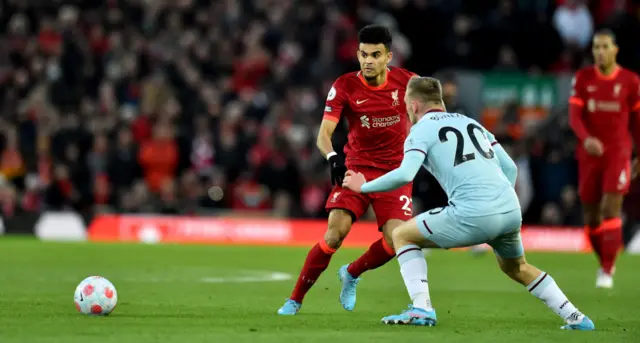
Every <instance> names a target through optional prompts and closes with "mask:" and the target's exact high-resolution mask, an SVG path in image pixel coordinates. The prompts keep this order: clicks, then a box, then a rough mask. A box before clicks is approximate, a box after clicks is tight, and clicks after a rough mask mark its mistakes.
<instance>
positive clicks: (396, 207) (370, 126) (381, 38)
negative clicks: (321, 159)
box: [278, 25, 415, 315]
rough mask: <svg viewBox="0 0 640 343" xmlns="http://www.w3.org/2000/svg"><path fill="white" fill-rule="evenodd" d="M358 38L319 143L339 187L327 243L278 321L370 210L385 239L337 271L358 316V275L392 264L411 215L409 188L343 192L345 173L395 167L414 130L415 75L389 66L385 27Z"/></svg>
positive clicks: (294, 308)
mask: <svg viewBox="0 0 640 343" xmlns="http://www.w3.org/2000/svg"><path fill="white" fill-rule="evenodd" d="M358 39H359V42H360V44H359V47H358V51H357V54H358V61H359V62H360V71H358V72H352V73H348V74H344V75H342V76H340V77H339V78H338V79H337V80H336V81H335V82H334V84H333V86H332V87H331V90H330V91H329V94H328V96H327V101H326V107H325V110H324V117H323V119H322V124H321V126H320V132H319V133H318V141H317V145H318V148H319V149H320V151H321V152H322V153H323V154H324V156H326V158H327V159H328V161H329V164H330V166H331V180H332V183H333V184H334V188H333V191H332V192H331V194H330V195H329V198H328V199H327V204H326V209H327V210H328V211H329V223H328V224H329V225H328V228H327V232H326V233H325V235H324V238H323V239H321V240H320V241H319V242H318V244H316V245H315V246H314V247H313V248H312V249H311V251H310V252H309V254H308V255H307V258H306V260H305V263H304V266H303V267H302V271H301V272H300V276H299V277H298V281H297V283H296V286H295V288H294V290H293V293H292V294H291V298H290V299H287V301H286V302H285V304H284V306H282V308H280V309H279V310H278V313H279V314H281V315H294V314H296V313H297V312H298V311H299V310H300V307H301V305H302V300H303V298H304V296H305V294H306V293H307V291H308V290H309V289H311V287H312V285H313V283H314V282H315V281H316V280H317V278H318V277H319V276H320V274H321V273H322V272H323V271H324V270H325V269H326V268H327V266H328V265H329V261H330V260H331V256H332V255H333V253H335V252H336V250H337V249H338V248H339V247H340V245H341V244H342V241H343V240H344V238H345V237H346V236H347V234H348V233H349V231H350V230H351V225H352V223H353V222H354V221H355V220H357V219H358V218H359V217H360V216H362V215H363V214H364V213H365V212H366V211H367V209H368V208H369V205H371V206H372V207H373V210H374V212H375V214H376V219H377V223H378V227H379V228H380V230H381V231H382V232H383V237H382V238H380V239H379V240H378V241H376V242H374V243H373V244H372V245H371V246H370V247H369V249H368V250H367V251H366V252H365V253H364V255H362V256H361V257H360V258H359V259H357V260H356V261H354V262H353V263H351V264H349V265H345V266H343V267H342V268H340V271H339V273H338V275H339V277H340V280H341V281H342V291H341V293H340V301H341V303H342V306H343V307H344V308H345V309H346V310H349V311H351V310H353V308H354V306H355V300H356V297H355V287H356V285H357V283H358V281H359V276H360V274H362V273H363V272H365V271H367V270H371V269H375V268H378V267H380V266H382V265H384V264H385V263H387V262H388V261H390V260H391V259H393V257H394V256H395V252H394V250H393V248H392V247H393V243H392V241H391V232H392V230H393V229H394V228H395V227H397V226H398V225H400V224H401V223H402V222H404V221H406V220H408V219H411V216H412V201H411V191H412V184H408V185H406V186H405V187H403V188H400V189H398V190H395V191H391V192H386V193H372V194H369V195H363V194H358V193H355V192H353V191H351V190H348V189H346V188H342V186H341V185H342V179H343V178H344V174H345V173H346V171H347V168H349V169H351V170H355V171H358V172H361V173H363V174H364V175H365V177H366V178H367V180H372V179H375V178H377V177H379V176H381V175H383V174H385V173H386V172H388V171H390V170H393V169H395V168H396V167H398V166H399V165H400V162H402V157H403V155H404V153H403V144H404V140H405V138H406V137H407V135H408V133H409V127H410V124H409V119H408V116H407V113H406V109H405V106H403V105H402V99H403V98H404V93H405V89H406V85H407V82H408V81H409V79H410V78H411V77H413V76H414V75H415V74H413V73H411V72H409V71H407V70H404V69H400V68H391V67H389V66H388V64H389V62H390V61H391V59H392V57H393V56H392V53H391V51H390V46H391V34H390V33H389V30H388V29H387V28H385V27H383V26H378V25H370V26H367V27H365V28H363V29H362V30H361V31H360V33H359V34H358ZM342 117H345V118H346V119H347V121H348V124H349V135H348V143H347V145H346V146H345V148H344V152H345V154H346V161H345V159H344V158H343V157H342V156H341V155H340V154H338V153H336V152H335V151H334V149H333V145H332V143H331V136H332V135H333V132H334V131H335V129H336V126H337V125H338V122H339V121H340V119H341V118H342Z"/></svg>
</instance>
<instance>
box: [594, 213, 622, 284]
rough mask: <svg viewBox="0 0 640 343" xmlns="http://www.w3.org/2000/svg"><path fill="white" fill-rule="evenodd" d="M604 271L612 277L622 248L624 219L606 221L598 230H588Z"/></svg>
mask: <svg viewBox="0 0 640 343" xmlns="http://www.w3.org/2000/svg"><path fill="white" fill-rule="evenodd" d="M586 229H587V230H588V231H587V232H588V235H589V240H590V241H591V246H592V247H593V250H594V251H595V253H596V255H597V256H598V260H599V261H600V266H601V267H602V271H603V272H605V273H607V274H609V275H611V273H612V272H613V268H614V266H615V264H616V258H617V257H618V253H619V252H620V249H621V248H622V219H620V218H611V219H605V220H604V221H603V222H602V224H600V226H599V227H597V228H595V229H594V228H589V227H587V228H586Z"/></svg>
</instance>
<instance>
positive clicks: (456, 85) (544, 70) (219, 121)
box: [0, 0, 640, 226]
mask: <svg viewBox="0 0 640 343" xmlns="http://www.w3.org/2000/svg"><path fill="white" fill-rule="evenodd" d="M370 23H377V24H384V25H386V26H388V27H389V28H390V29H391V30H392V32H393V39H394V41H393V52H394V60H393V65H396V66H400V67H404V68H408V69H410V70H411V71H413V72H416V73H418V74H420V75H433V76H436V77H439V78H441V80H442V81H443V83H444V92H445V97H446V105H447V108H448V109H449V110H450V111H457V112H461V113H464V114H466V115H469V116H471V117H474V118H476V119H478V120H480V121H481V122H482V123H483V124H484V125H485V126H486V127H487V128H488V129H490V130H492V131H493V132H494V133H495V134H496V136H497V137H498V139H499V140H500V141H501V142H502V144H503V146H505V148H506V149H507V151H508V152H509V153H510V154H511V156H512V157H513V159H514V160H515V161H516V163H517V165H518V167H519V175H518V182H517V187H516V188H517V192H518V194H519V197H520V200H521V203H522V206H523V210H524V212H525V217H524V218H525V222H526V223H529V224H542V225H561V226H579V225H582V218H581V208H580V205H579V201H578V199H577V192H576V180H577V171H576V163H575V160H574V157H573V152H574V148H575V139H574V137H573V135H572V133H571V131H570V130H569V128H568V125H567V117H568V115H567V97H568V93H569V86H570V80H571V77H572V75H573V72H574V71H575V70H577V69H578V68H580V67H583V66H586V65H588V64H590V63H591V59H590V44H591V36H592V33H593V32H594V30H596V29H598V28H601V27H607V28H611V29H613V31H614V32H615V33H616V34H617V39H618V43H619V45H620V49H621V51H620V55H619V62H620V63H621V65H622V66H624V67H626V68H629V69H631V70H634V71H636V72H638V71H640V44H638V37H640V1H631V0H627V1H625V0H601V1H580V0H484V1H477V0H377V1H375V0H371V1H364V0H361V1H356V0H352V1H347V0H342V1H340V0H217V1H216V0H171V1H169V0H105V1H99V0H84V1H83V0H69V1H62V0H47V1H43V0H4V1H2V4H1V7H0V25H2V28H3V30H2V33H1V34H0V44H1V46H2V49H1V50H0V111H1V115H0V136H1V139H0V151H1V154H0V174H1V176H2V177H1V181H0V211H1V216H2V218H5V220H7V219H11V218H16V217H18V216H30V215H34V214H38V213H41V212H43V211H61V210H64V211H69V210H72V211H75V212H77V213H80V214H82V215H83V216H84V217H88V218H90V217H91V216H95V215H96V214H101V213H158V214H189V215H193V214H198V215H212V216H216V215H230V214H231V215H238V214H241V215H242V216H246V215H252V216H273V217H280V218H290V217H294V218H323V217H325V216H326V213H325V211H324V203H325V200H326V197H327V195H328V193H329V190H330V187H331V185H330V180H329V173H328V167H327V163H326V161H325V160H324V159H323V157H322V156H321V155H320V153H319V152H318V151H317V149H316V148H315V138H316V131H317V128H318V126H319V124H320V121H321V117H322V113H323V112H322V109H323V106H324V99H325V97H326V94H327V91H328V89H329V88H330V86H331V83H332V82H333V80H334V79H335V78H336V77H337V76H339V75H340V74H342V73H344V72H348V71H353V70H357V69H358V64H357V60H356V54H355V52H356V49H357V46H358V41H357V32H358V30H359V29H360V28H361V27H363V26H364V25H366V24H370ZM343 124H344V123H343ZM346 129H347V128H346V125H345V126H341V127H340V130H339V131H338V132H337V133H336V135H335V136H336V137H335V144H336V146H337V149H338V148H340V147H341V146H342V145H343V144H344V142H345V140H346V132H347V130H346ZM639 195H640V189H639V187H638V185H634V186H633V189H632V192H631V194H630V195H629V196H628V198H627V205H626V206H627V209H629V208H633V206H637V198H638V197H639ZM414 196H415V198H414V206H415V208H416V210H417V211H423V210H424V209H427V208H432V207H435V206H438V205H439V204H444V203H445V201H446V199H445V198H444V194H443V193H442V191H441V190H440V189H439V187H438V185H437V182H435V181H434V180H433V179H432V178H430V177H429V176H428V175H426V176H424V177H422V178H420V181H417V182H416V183H415V186H414ZM636 208H637V207H636ZM633 212H634V211H627V214H628V215H629V216H631V217H632V216H633ZM635 212H637V211H635ZM636 215H637V214H636Z"/></svg>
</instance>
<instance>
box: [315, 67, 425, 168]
mask: <svg viewBox="0 0 640 343" xmlns="http://www.w3.org/2000/svg"><path fill="white" fill-rule="evenodd" d="M414 75H415V74H414V73H412V72H410V71H408V70H405V69H402V68H393V67H390V68H389V69H388V70H387V79H386V80H385V82H384V83H382V84H381V85H379V86H377V87H373V86H370V85H369V84H367V82H366V81H365V79H364V77H363V76H362V74H361V72H352V73H347V74H344V75H342V76H340V77H339V78H338V79H337V80H336V81H335V82H334V83H333V86H332V87H331V90H330V91H329V95H328V96H327V101H326V104H325V108H324V117H323V119H325V120H332V121H335V122H338V121H339V120H340V118H341V117H343V116H344V117H346V119H347V122H348V123H349V136H348V142H347V145H346V146H345V147H344V153H345V154H346V155H347V158H346V164H347V167H350V166H368V167H374V168H379V169H384V170H392V169H395V168H397V167H398V166H400V162H402V157H403V155H404V150H403V149H404V140H405V139H406V138H407V135H408V134H409V128H410V127H411V124H410V122H409V116H408V115H407V110H406V106H405V104H404V94H405V90H406V88H407V82H409V79H411V77H413V76H414Z"/></svg>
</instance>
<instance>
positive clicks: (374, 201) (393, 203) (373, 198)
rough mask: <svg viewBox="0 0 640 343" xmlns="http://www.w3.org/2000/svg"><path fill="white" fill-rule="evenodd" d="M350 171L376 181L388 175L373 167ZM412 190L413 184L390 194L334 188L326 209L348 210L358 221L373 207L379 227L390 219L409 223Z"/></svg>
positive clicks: (357, 168)
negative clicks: (365, 192) (361, 192)
mask: <svg viewBox="0 0 640 343" xmlns="http://www.w3.org/2000/svg"><path fill="white" fill-rule="evenodd" d="M350 169H351V170H353V171H356V172H360V173H362V174H364V177H365V179H367V180H373V179H376V178H378V177H380V176H382V175H384V174H386V173H387V171H385V170H382V169H377V168H371V167H353V168H350ZM412 189H413V183H409V184H407V185H404V186H402V187H400V188H398V189H395V190H392V191H389V192H382V193H369V194H359V193H356V192H353V191H351V190H349V189H346V188H342V187H341V186H334V187H333V190H332V191H331V194H329V198H328V199H327V204H326V205H325V209H326V210H327V211H331V210H332V209H334V208H340V209H344V210H347V211H349V212H351V213H353V215H354V216H355V219H356V220H357V219H359V218H360V217H362V215H364V214H365V213H366V212H367V210H368V209H369V205H371V206H372V207H373V212H374V213H375V214H376V221H377V222H378V227H379V228H382V226H383V225H384V224H385V223H386V222H387V221H389V219H400V220H404V221H407V220H409V219H411V217H413V202H412V199H411V191H412Z"/></svg>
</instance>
